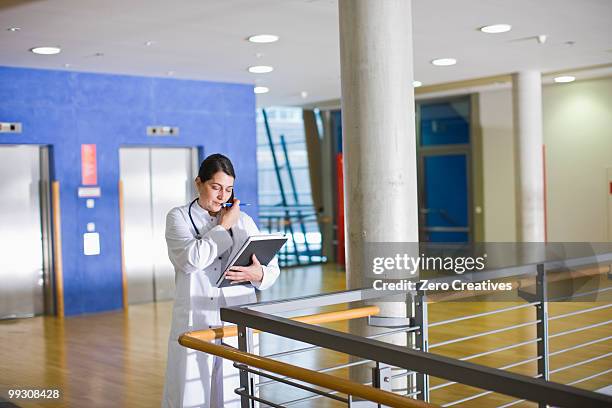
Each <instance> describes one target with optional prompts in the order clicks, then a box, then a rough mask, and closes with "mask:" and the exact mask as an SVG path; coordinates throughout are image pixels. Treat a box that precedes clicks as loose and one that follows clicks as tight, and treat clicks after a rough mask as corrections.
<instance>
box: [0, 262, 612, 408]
mask: <svg viewBox="0 0 612 408" xmlns="http://www.w3.org/2000/svg"><path fill="white" fill-rule="evenodd" d="M344 279H345V276H344V272H343V271H342V270H340V269H338V268H337V267H334V266H329V265H328V266H325V267H319V266H314V267H308V268H298V269H291V270H287V271H283V273H282V274H281V278H280V280H279V282H278V284H277V285H275V286H274V287H273V288H271V289H270V290H268V291H265V292H263V293H262V300H272V299H280V298H287V297H296V296H304V295H309V294H319V293H322V292H330V291H337V290H342V289H344ZM602 284H605V282H604V283H602ZM607 293H610V292H607ZM611 299H612V296H608V297H607V298H606V297H602V298H601V299H597V302H580V303H578V302H576V303H551V304H550V305H549V307H550V315H551V316H554V315H558V314H562V313H566V312H569V311H574V310H579V309H585V308H589V307H594V306H597V305H604V304H609V303H610V300H611ZM508 305H510V303H499V302H496V303H493V302H454V303H452V304H451V303H444V304H441V303H440V304H431V305H430V322H435V321H441V320H446V319H450V318H453V317H457V316H462V315H469V314H474V313H478V312H481V311H486V310H494V309H499V308H502V307H505V306H508ZM170 315H171V302H163V303H157V304H144V305H135V306H131V307H130V308H129V310H128V311H127V312H125V313H124V312H112V313H102V314H97V315H89V316H82V317H71V318H65V319H56V318H51V317H35V318H30V319H20V320H9V321H0V344H1V345H2V346H1V347H0V396H1V397H2V398H4V399H7V390H8V389H14V388H21V389H23V388H26V389H33V388H34V389H49V388H57V389H60V390H61V392H62V398H61V399H60V400H59V401H46V402H45V401H41V400H39V401H32V402H25V401H23V400H21V401H19V402H15V401H13V402H14V403H16V405H18V406H20V407H156V406H159V404H160V400H161V394H162V389H163V381H164V369H165V363H166V347H167V338H168V331H169V327H170ZM611 318H612V312H611V310H610V309H603V310H597V311H593V312H590V313H588V314H584V315H581V316H576V317H573V316H572V317H567V318H564V319H559V320H555V321H552V322H551V323H550V332H551V333H555V332H559V331H563V330H567V329H572V328H576V327H580V326H585V325H588V324H591V323H597V322H601V321H606V320H610V319H611ZM532 320H535V312H534V309H533V308H531V307H530V308H525V309H520V310H516V311H510V312H505V313H503V314H497V315H493V316H485V317H480V318H476V319H471V320H467V321H463V322H460V323H453V324H449V325H444V326H436V327H434V328H431V329H430V344H434V343H437V342H440V341H445V340H448V339H452V338H456V337H460V336H465V335H470V334H475V333H478V332H483V331H487V330H493V329H496V328H502V327H506V326H510V325H513V324H518V323H523V322H527V321H532ZM329 327H332V328H334V329H337V330H340V331H347V330H348V325H347V324H345V323H339V324H333V325H331V326H329ZM611 327H612V325H606V326H601V327H598V328H595V329H591V330H588V331H584V332H580V333H576V334H571V335H567V336H562V337H558V338H555V339H552V340H551V344H550V347H551V350H552V351H555V350H560V349H563V348H567V347H570V346H572V345H576V344H579V343H585V342H588V341H591V340H596V339H599V338H603V337H607V336H612V329H611ZM535 337H536V333H535V327H533V326H531V327H527V328H520V329H516V330H512V331H509V332H505V333H500V334H497V335H491V336H487V337H484V338H480V339H477V340H469V341H465V342H459V343H455V344H451V345H448V346H444V347H439V348H435V349H433V350H431V351H432V352H436V353H439V354H443V355H447V356H452V357H458V358H459V357H462V356H465V355H469V354H474V353H478V352H482V351H485V350H491V349H494V348H497V347H502V346H505V345H509V344H513V343H517V342H520V341H527V340H530V339H533V338H535ZM291 348H296V345H295V343H291V342H290V341H288V340H286V339H279V338H277V337H276V336H270V335H268V336H267V337H265V338H264V339H262V354H268V353H271V352H277V351H282V350H287V349H291ZM610 352H612V341H610V340H608V341H605V342H600V343H597V344H593V345H590V346H586V347H581V348H578V349H575V350H572V351H570V352H567V353H563V354H560V355H558V356H553V357H551V367H552V368H553V369H554V368H558V367H562V366H565V365H568V364H572V363H575V362H577V361H581V360H585V359H588V358H591V357H596V356H599V355H602V354H606V353H610ZM534 355H535V345H533V344H531V345H525V346H522V347H519V348H515V349H512V350H508V351H505V352H500V353H496V354H494V355H489V356H484V357H480V358H477V359H474V360H471V361H472V362H475V363H478V364H484V365H488V366H492V367H501V366H503V365H506V364H511V363H513V362H517V361H520V360H523V359H527V358H530V357H533V356H534ZM282 360H283V361H288V362H291V363H292V364H298V365H300V366H303V367H311V368H316V369H321V368H325V367H331V366H335V365H337V364H342V363H345V362H347V361H348V356H346V355H343V354H340V353H335V352H330V351H325V352H320V351H319V352H315V353H309V354H303V355H301V356H299V357H296V356H291V357H286V358H284V359H282ZM611 367H612V358H610V357H608V358H605V359H601V360H598V361H595V362H592V363H589V364H585V365H581V366H579V367H575V368H573V369H570V370H567V371H563V372H560V373H558V374H556V375H555V374H553V376H552V380H554V381H558V382H570V381H573V380H575V379H578V378H582V377H586V376H588V375H591V374H593V373H596V372H600V371H603V370H606V369H610V368H611ZM510 371H514V372H517V373H521V374H526V375H535V372H536V363H535V362H533V363H528V364H524V365H520V366H517V367H514V368H511V369H510ZM331 374H334V375H340V376H346V375H348V370H347V369H344V370H337V371H334V372H332V373H331ZM442 382H446V380H440V379H432V385H434V386H435V385H436V384H440V383H442ZM610 384H612V374H607V375H604V376H600V377H598V378H596V379H593V380H590V381H585V382H583V383H580V384H578V385H577V386H580V387H583V388H585V389H599V388H602V387H604V386H607V385H610ZM478 392H480V390H477V389H474V388H471V387H466V386H463V385H458V384H457V385H452V386H449V387H446V388H443V389H439V390H434V391H432V402H434V403H438V404H443V403H447V402H450V401H455V400H458V399H460V398H464V397H468V396H470V395H472V394H475V393H478ZM262 395H263V396H265V397H266V398H270V399H271V400H273V401H278V402H283V401H287V400H289V399H293V398H299V397H300V396H304V395H307V394H302V393H300V392H296V391H293V390H292V391H288V390H287V388H283V387H282V386H280V387H279V386H276V385H274V386H269V387H265V389H264V390H263V391H262ZM512 400H513V398H510V397H504V396H500V395H497V394H493V395H487V396H483V397H480V398H478V399H474V400H472V401H468V402H466V403H462V404H458V405H456V406H459V407H494V406H498V405H500V404H503V403H505V402H508V401H512ZM0 401H1V400H0ZM0 406H1V403H0ZM295 406H298V407H307V406H308V407H325V406H342V405H340V404H334V403H324V401H323V400H321V399H319V400H316V401H312V402H310V403H303V404H300V405H295ZM515 406H534V405H533V404H527V403H525V404H523V405H521V404H518V405H515Z"/></svg>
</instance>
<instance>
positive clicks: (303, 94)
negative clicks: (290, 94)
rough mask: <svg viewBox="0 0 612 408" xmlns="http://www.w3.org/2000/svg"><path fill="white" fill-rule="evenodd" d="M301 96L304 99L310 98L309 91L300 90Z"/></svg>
mask: <svg viewBox="0 0 612 408" xmlns="http://www.w3.org/2000/svg"><path fill="white" fill-rule="evenodd" d="M300 96H301V97H302V99H306V98H308V92H307V91H302V92H300Z"/></svg>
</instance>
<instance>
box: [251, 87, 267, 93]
mask: <svg viewBox="0 0 612 408" xmlns="http://www.w3.org/2000/svg"><path fill="white" fill-rule="evenodd" d="M269 91H270V90H269V89H268V87H266V86H256V87H255V88H253V92H255V93H256V94H263V93H268V92H269Z"/></svg>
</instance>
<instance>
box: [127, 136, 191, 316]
mask: <svg viewBox="0 0 612 408" xmlns="http://www.w3.org/2000/svg"><path fill="white" fill-rule="evenodd" d="M119 161H120V177H121V181H122V183H123V211H124V239H123V250H124V259H125V271H126V275H127V283H128V303H130V304H134V303H143V302H155V301H161V300H169V299H173V298H174V269H173V268H172V264H171V263H170V261H169V260H168V251H167V248H166V241H165V238H164V232H165V227H166V214H167V213H168V211H170V209H172V208H173V207H176V206H179V205H183V204H185V203H187V202H188V200H190V199H191V197H193V196H194V190H193V187H192V185H193V179H194V178H195V176H194V168H195V167H194V166H195V165H196V160H195V158H194V151H193V149H187V148H131V147H126V148H121V149H120V151H119Z"/></svg>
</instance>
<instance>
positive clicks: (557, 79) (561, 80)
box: [554, 75, 576, 84]
mask: <svg viewBox="0 0 612 408" xmlns="http://www.w3.org/2000/svg"><path fill="white" fill-rule="evenodd" d="M575 80H576V77H574V76H571V75H563V76H558V77H555V79H554V81H555V82H557V83H560V84H564V83H567V82H574V81H575Z"/></svg>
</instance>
